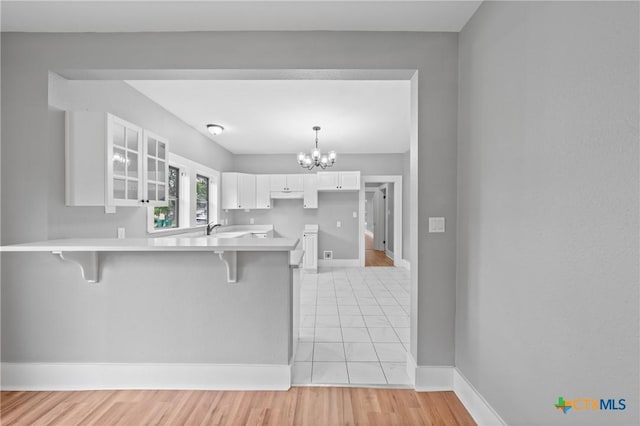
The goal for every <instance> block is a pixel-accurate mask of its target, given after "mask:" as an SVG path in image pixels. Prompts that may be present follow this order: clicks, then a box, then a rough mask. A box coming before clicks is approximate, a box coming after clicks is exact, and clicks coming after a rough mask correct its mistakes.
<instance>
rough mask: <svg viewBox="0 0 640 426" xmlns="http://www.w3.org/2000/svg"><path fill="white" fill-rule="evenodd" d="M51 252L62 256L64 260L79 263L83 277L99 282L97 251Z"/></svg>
mask: <svg viewBox="0 0 640 426" xmlns="http://www.w3.org/2000/svg"><path fill="white" fill-rule="evenodd" d="M51 253H52V254H56V255H58V256H60V259H62V260H64V261H67V262H72V263H75V264H77V265H79V266H80V271H81V272H82V278H84V279H85V280H87V281H88V282H90V283H97V282H98V269H99V262H98V258H99V256H98V252H97V251H65V252H62V251H52V252H51Z"/></svg>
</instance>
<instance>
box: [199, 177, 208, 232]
mask: <svg viewBox="0 0 640 426" xmlns="http://www.w3.org/2000/svg"><path fill="white" fill-rule="evenodd" d="M208 223H209V178H208V177H206V176H202V175H196V224H198V225H206V224H208Z"/></svg>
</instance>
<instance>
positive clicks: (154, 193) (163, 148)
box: [142, 130, 169, 207]
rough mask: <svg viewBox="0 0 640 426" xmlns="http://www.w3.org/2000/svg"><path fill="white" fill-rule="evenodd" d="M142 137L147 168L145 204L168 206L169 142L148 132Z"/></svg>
mask: <svg viewBox="0 0 640 426" xmlns="http://www.w3.org/2000/svg"><path fill="white" fill-rule="evenodd" d="M142 135H143V137H142V140H143V145H144V146H143V148H144V158H145V160H146V166H147V167H146V183H147V185H146V189H147V195H146V198H145V202H146V203H147V204H148V205H150V206H156V207H157V206H164V205H166V204H167V199H168V197H167V196H168V190H169V185H168V175H169V162H168V161H167V154H168V149H167V147H168V145H169V142H168V141H167V140H166V139H165V138H163V137H161V136H158V135H156V134H155V133H152V132H150V131H148V130H144V131H143V132H142Z"/></svg>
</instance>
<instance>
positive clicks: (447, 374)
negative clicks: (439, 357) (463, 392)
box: [407, 352, 454, 392]
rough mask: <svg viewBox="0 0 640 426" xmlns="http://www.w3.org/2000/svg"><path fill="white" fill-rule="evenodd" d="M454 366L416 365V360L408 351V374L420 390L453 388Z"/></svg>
mask: <svg viewBox="0 0 640 426" xmlns="http://www.w3.org/2000/svg"><path fill="white" fill-rule="evenodd" d="M453 368H454V367H449V366H423V365H416V360H415V359H413V356H412V355H411V353H410V352H407V374H408V375H409V380H410V382H411V383H413V387H414V388H415V390H416V391H418V392H425V391H446V390H453Z"/></svg>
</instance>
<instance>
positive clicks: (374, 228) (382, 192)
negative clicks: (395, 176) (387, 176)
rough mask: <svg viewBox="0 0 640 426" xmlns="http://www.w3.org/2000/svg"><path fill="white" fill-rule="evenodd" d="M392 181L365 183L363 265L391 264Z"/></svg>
mask: <svg viewBox="0 0 640 426" xmlns="http://www.w3.org/2000/svg"><path fill="white" fill-rule="evenodd" d="M392 197H393V183H366V184H365V198H364V207H365V208H364V210H365V219H364V244H365V256H364V257H365V259H364V266H365V267H370V266H393V251H392V250H390V249H389V247H391V248H393V226H391V227H390V226H389V224H390V223H391V224H392V225H393V202H392V201H393V200H392Z"/></svg>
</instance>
